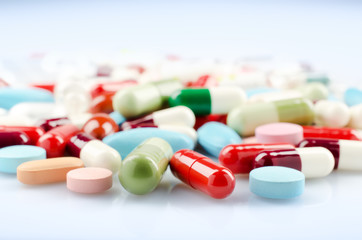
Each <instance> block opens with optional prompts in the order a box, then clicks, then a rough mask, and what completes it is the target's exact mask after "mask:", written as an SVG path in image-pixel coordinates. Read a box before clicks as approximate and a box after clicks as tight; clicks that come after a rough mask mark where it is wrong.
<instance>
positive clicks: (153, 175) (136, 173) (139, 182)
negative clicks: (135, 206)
mask: <svg viewBox="0 0 362 240" xmlns="http://www.w3.org/2000/svg"><path fill="white" fill-rule="evenodd" d="M172 155H173V151H172V147H171V146H170V144H168V143H167V142H166V141H165V140H163V139H161V138H149V139H147V140H146V141H144V142H143V143H141V144H140V145H138V147H136V148H135V149H134V150H133V151H132V152H131V153H130V154H129V155H128V156H127V157H126V158H125V159H124V160H123V162H122V167H121V168H120V171H119V175H118V177H119V181H120V182H121V184H122V186H123V187H124V188H125V189H126V190H127V191H128V192H130V193H133V194H137V195H143V194H146V193H149V192H152V191H153V190H154V189H155V188H156V187H157V185H158V184H159V182H160V181H161V178H162V176H163V174H164V172H165V171H166V169H167V166H168V163H169V162H170V159H171V157H172Z"/></svg>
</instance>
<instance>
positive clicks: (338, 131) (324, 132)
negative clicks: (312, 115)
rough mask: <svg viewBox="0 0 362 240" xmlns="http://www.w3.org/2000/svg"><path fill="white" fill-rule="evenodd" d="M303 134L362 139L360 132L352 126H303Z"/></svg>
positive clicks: (309, 136)
mask: <svg viewBox="0 0 362 240" xmlns="http://www.w3.org/2000/svg"><path fill="white" fill-rule="evenodd" d="M303 136H304V138H330V139H345V140H361V136H360V132H358V131H357V130H355V129H351V128H331V127H317V126H303Z"/></svg>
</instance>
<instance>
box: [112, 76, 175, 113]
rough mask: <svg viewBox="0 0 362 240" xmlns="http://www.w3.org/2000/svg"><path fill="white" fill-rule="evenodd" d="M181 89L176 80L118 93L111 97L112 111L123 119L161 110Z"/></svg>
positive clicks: (129, 88)
mask: <svg viewBox="0 0 362 240" xmlns="http://www.w3.org/2000/svg"><path fill="white" fill-rule="evenodd" d="M181 88H182V84H181V83H180V82H179V81H178V80H164V81H158V82H152V83H147V84H140V85H137V86H132V87H128V88H126V89H122V90H120V91H118V92H117V93H116V94H115V95H114V97H113V109H114V110H115V111H117V112H119V113H120V114H121V115H122V116H124V117H125V118H133V117H138V116H141V115H143V114H146V113H150V112H153V111H156V110H159V109H161V108H162V107H164V106H165V104H167V103H168V98H169V97H170V95H171V94H172V93H173V92H174V91H176V90H178V89H181Z"/></svg>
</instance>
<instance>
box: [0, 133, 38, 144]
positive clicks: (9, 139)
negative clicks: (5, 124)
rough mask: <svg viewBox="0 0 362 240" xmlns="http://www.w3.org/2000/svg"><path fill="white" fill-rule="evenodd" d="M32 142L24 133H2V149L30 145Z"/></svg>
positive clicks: (0, 140) (0, 142)
mask: <svg viewBox="0 0 362 240" xmlns="http://www.w3.org/2000/svg"><path fill="white" fill-rule="evenodd" d="M30 144H31V141H30V138H29V136H28V135H27V134H25V133H24V132H22V131H13V130H9V131H8V130H5V131H0V148H3V147H7V146H12V145H30Z"/></svg>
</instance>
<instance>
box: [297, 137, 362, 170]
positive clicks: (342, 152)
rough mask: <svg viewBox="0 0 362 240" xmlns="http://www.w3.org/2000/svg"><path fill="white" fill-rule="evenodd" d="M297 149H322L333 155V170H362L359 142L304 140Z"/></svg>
mask: <svg viewBox="0 0 362 240" xmlns="http://www.w3.org/2000/svg"><path fill="white" fill-rule="evenodd" d="M298 147H300V148H302V147H324V148H326V149H328V150H329V151H331V153H332V154H333V156H334V159H335V167H334V168H335V169H337V168H338V169H344V170H362V142H361V141H353V140H338V139H320V138H319V139H318V138H306V139H304V140H303V141H301V142H300V143H299V144H298Z"/></svg>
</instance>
